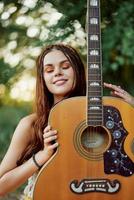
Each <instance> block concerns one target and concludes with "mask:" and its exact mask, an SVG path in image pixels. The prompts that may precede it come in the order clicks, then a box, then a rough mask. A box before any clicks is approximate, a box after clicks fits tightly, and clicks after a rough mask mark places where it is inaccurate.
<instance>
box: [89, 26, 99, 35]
mask: <svg viewBox="0 0 134 200" xmlns="http://www.w3.org/2000/svg"><path fill="white" fill-rule="evenodd" d="M88 29H89V33H90V34H89V35H93V34H99V33H100V29H99V26H98V25H92V24H89V26H88Z"/></svg>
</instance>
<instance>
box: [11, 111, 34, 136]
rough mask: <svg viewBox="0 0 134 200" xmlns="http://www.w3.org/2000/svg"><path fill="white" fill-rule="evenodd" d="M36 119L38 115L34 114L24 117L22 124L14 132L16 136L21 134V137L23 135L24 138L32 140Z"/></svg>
mask: <svg viewBox="0 0 134 200" xmlns="http://www.w3.org/2000/svg"><path fill="white" fill-rule="evenodd" d="M36 119H37V115H36V113H33V114H30V115H27V116H25V117H23V118H22V119H21V120H20V122H19V124H18V126H17V128H16V130H15V132H14V135H16V134H17V135H18V134H19V136H21V134H22V137H28V138H30V137H31V134H32V133H33V131H34V129H33V125H34V123H35V121H36ZM28 138H27V139H28Z"/></svg>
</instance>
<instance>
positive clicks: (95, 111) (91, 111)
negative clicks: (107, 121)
mask: <svg viewBox="0 0 134 200" xmlns="http://www.w3.org/2000/svg"><path fill="white" fill-rule="evenodd" d="M88 110H89V109H88ZM89 111H90V113H92V114H96V113H97V114H101V113H102V109H100V110H89Z"/></svg>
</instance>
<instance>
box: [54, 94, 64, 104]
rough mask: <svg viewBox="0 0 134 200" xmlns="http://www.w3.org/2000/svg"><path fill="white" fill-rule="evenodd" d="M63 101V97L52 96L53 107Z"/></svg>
mask: <svg viewBox="0 0 134 200" xmlns="http://www.w3.org/2000/svg"><path fill="white" fill-rule="evenodd" d="M63 99H64V97H63V96H54V105H55V104H57V103H58V102H60V101H62V100H63Z"/></svg>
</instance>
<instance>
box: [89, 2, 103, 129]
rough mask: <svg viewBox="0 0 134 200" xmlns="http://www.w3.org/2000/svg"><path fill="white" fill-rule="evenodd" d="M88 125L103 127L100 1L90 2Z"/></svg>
mask: <svg viewBox="0 0 134 200" xmlns="http://www.w3.org/2000/svg"><path fill="white" fill-rule="evenodd" d="M87 21H88V37H87V38H88V59H87V60H88V70H87V71H88V77H87V79H88V80H87V86H88V88H87V124H88V125H92V126H94V125H102V122H103V105H102V93H103V87H102V58H101V29H100V0H88V20H87Z"/></svg>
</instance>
